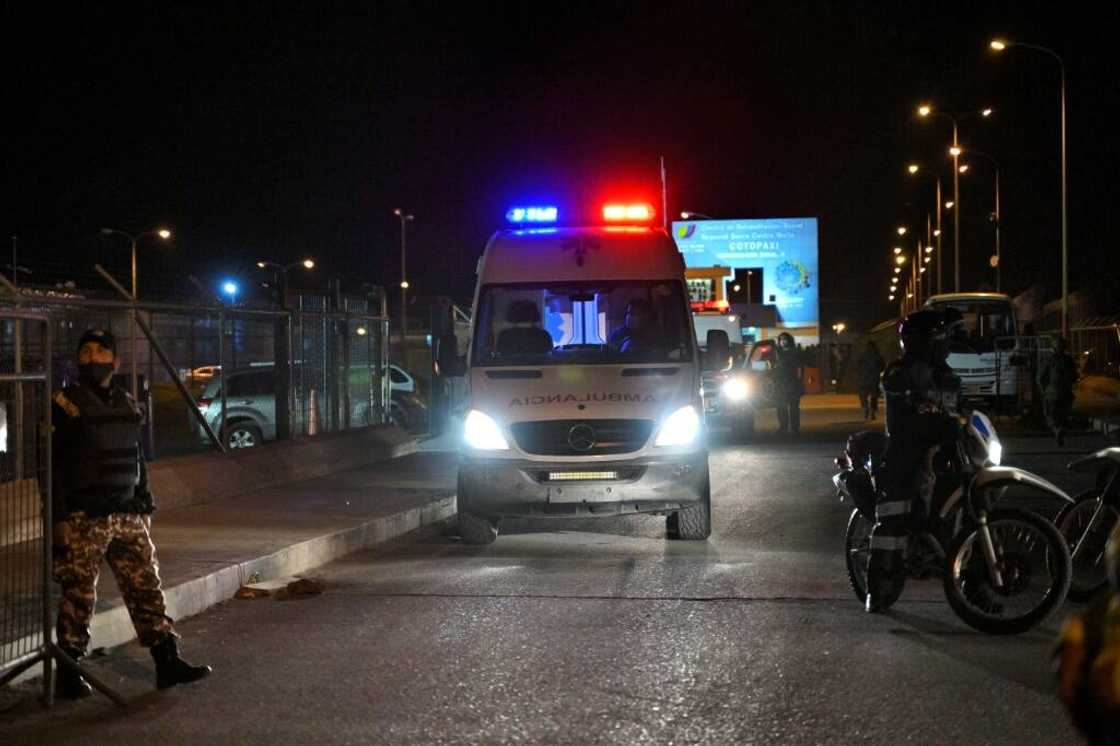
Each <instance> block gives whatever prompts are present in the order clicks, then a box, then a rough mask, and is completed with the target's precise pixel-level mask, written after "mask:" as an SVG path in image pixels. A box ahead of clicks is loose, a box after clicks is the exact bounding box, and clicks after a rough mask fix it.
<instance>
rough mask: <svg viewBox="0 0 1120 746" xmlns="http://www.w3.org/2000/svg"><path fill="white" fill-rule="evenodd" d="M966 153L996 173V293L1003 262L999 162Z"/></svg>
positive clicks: (979, 154) (973, 151)
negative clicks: (985, 162) (1001, 251)
mask: <svg viewBox="0 0 1120 746" xmlns="http://www.w3.org/2000/svg"><path fill="white" fill-rule="evenodd" d="M968 152H969V154H970V155H975V156H979V157H980V158H983V159H984V160H986V161H988V162H989V163H991V164H992V167H993V168H994V169H995V172H996V209H995V212H994V213H993V219H994V221H995V224H996V254H995V258H994V259H993V261H994V262H995V269H996V292H997V293H998V292H999V289H1000V271H1001V264H1002V260H1003V257H1002V256H1001V255H1000V245H999V230H1000V217H1001V215H1000V206H999V161H997V160H996V159H995V157H994V156H991V155H989V154H987V153H984V152H982V151H979V150H969V151H968ZM961 168H962V169H965V168H968V164H965V165H963V166H961ZM961 173H964V172H963V171H962V172H961Z"/></svg>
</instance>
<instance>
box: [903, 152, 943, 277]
mask: <svg viewBox="0 0 1120 746" xmlns="http://www.w3.org/2000/svg"><path fill="white" fill-rule="evenodd" d="M906 170H907V171H909V172H910V174H911V175H912V176H914V175H917V174H918V172H919V171H920V170H921V166H919V165H918V164H917V163H911V164H910V165H909V166H907V167H906ZM926 173H927V174H928V175H930V176H932V177H933V181H934V184H935V186H936V188H937V193H936V194H935V195H934V205H936V210H935V215H934V223H935V227H934V229H933V237H934V238H936V239H937V292H938V293H940V292H941V275H942V274H943V272H944V270H943V267H944V266H945V265H943V264H942V263H941V174H940V173H937V172H936V171H927V172H926ZM927 214H928V213H927ZM926 223H927V225H926V230H927V231H928V230H929V225H928V223H929V219H928V217H927V219H926Z"/></svg>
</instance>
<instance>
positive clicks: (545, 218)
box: [506, 205, 558, 224]
mask: <svg viewBox="0 0 1120 746" xmlns="http://www.w3.org/2000/svg"><path fill="white" fill-rule="evenodd" d="M557 214H558V211H557V210H556V208H555V207H553V206H551V205H543V206H541V205H538V206H533V207H512V208H510V210H509V212H507V213H506V220H508V221H509V222H511V223H518V224H520V223H555V222H556V217H557Z"/></svg>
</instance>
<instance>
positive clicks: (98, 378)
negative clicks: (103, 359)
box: [78, 363, 113, 385]
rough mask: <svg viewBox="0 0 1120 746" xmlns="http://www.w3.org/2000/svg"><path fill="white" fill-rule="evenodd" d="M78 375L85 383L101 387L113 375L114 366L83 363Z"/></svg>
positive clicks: (79, 367)
mask: <svg viewBox="0 0 1120 746" xmlns="http://www.w3.org/2000/svg"><path fill="white" fill-rule="evenodd" d="M78 375H79V376H80V377H81V378H82V380H84V381H89V382H90V383H96V384H98V385H101V384H102V383H103V382H104V381H105V379H106V378H108V377H109V376H111V375H113V364H112V363H83V364H81V365H79V366H78Z"/></svg>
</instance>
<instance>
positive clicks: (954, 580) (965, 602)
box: [944, 508, 1073, 635]
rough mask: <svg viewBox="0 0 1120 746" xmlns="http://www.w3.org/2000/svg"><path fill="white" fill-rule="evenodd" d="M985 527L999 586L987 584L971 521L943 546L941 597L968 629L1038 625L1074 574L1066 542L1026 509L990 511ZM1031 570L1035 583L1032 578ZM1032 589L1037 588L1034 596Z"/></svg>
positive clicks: (999, 631) (1002, 631)
mask: <svg viewBox="0 0 1120 746" xmlns="http://www.w3.org/2000/svg"><path fill="white" fill-rule="evenodd" d="M988 529H989V531H990V532H991V535H992V543H993V544H994V549H995V552H996V558H997V561H998V562H999V566H1000V568H1001V574H1002V575H1003V580H1004V587H1003V588H1001V589H996V588H994V587H993V586H992V583H991V580H990V577H989V572H988V566H987V562H986V561H985V559H984V555H983V550H982V548H981V542H980V529H979V526H972V527H970V528H968V529H966V530H964V531H962V532H961V533H959V534H958V535H957V536H955V537H953V540H952V541H951V542H950V544H949V548H948V550H947V551H946V552H945V555H946V562H947V567H946V572H945V582H944V587H945V597H946V599H948V601H949V605H950V606H951V607H952V608H953V611H954V612H956V614H957V616H959V617H960V618H961V620H963V621H964V622H965V624H967V625H968V626H970V627H972V628H973V629H977V630H979V631H981V632H984V633H986V634H989V635H1017V634H1020V633H1022V632H1026V631H1027V630H1029V629H1032V628H1033V627H1035V626H1037V625H1038V624H1039V623H1041V622H1042V620H1043V619H1045V618H1046V617H1047V616H1049V614H1050V613H1051V612H1052V611H1054V609H1056V608H1058V606H1060V605H1061V603H1062V601H1064V600H1065V598H1066V594H1067V593H1068V592H1069V585H1070V580H1071V577H1072V574H1073V569H1072V567H1073V562H1072V560H1071V559H1070V555H1069V547H1068V546H1067V545H1066V542H1065V539H1063V538H1062V535H1061V533H1059V531H1058V529H1057V527H1055V526H1054V524H1052V523H1050V522H1049V521H1047V520H1046V519H1045V518H1043V517H1042V516H1039V515H1036V514H1035V513H1031V512H1029V511H1026V510H1016V509H1014V508H1004V509H1000V510H995V511H992V513H991V514H990V515H989V516H988ZM1035 576H1038V578H1037V579H1038V581H1039V582H1037V583H1036V582H1032V581H1035V580H1036V577H1035ZM1032 590H1036V591H1037V592H1038V593H1040V594H1041V595H1040V596H1039V598H1038V599H1037V601H1035V600H1032V596H1033V594H1031V593H1030V591H1032ZM1009 609H1011V611H1010V612H1009V611H1008V610H1009Z"/></svg>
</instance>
